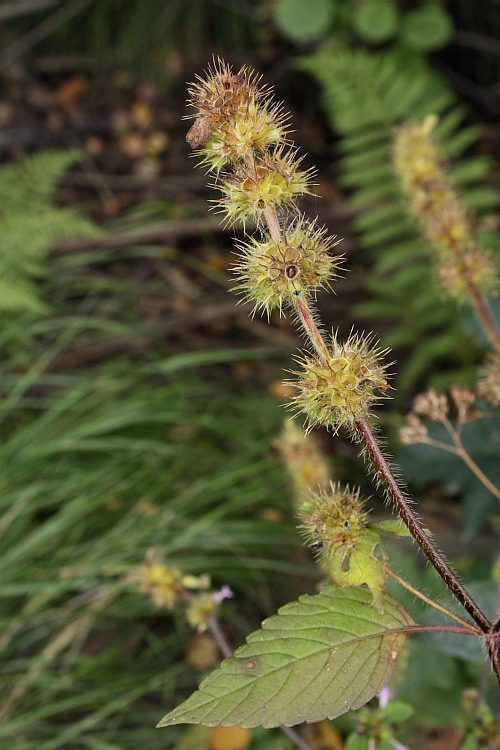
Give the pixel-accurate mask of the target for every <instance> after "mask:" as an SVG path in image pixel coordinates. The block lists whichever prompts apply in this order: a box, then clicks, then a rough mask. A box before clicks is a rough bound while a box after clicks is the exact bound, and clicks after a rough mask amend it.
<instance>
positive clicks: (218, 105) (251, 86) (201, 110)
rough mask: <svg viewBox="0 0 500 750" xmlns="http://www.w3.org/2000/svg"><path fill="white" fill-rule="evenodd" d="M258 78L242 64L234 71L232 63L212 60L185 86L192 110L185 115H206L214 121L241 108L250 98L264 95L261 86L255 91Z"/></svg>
mask: <svg viewBox="0 0 500 750" xmlns="http://www.w3.org/2000/svg"><path fill="white" fill-rule="evenodd" d="M259 78H260V77H259V76H258V75H256V74H255V73H253V72H252V71H251V70H250V69H249V68H247V67H246V66H244V67H242V68H240V70H239V71H238V72H237V73H236V74H234V73H233V69H232V67H231V66H230V65H227V63H225V62H224V61H223V60H221V59H217V60H214V62H213V63H212V65H210V66H209V68H208V70H207V71H206V72H205V77H202V76H197V80H196V81H195V83H193V84H191V86H190V87H189V89H188V91H189V99H188V105H189V106H190V107H193V108H194V109H195V110H196V111H195V112H194V113H192V114H190V115H188V117H190V118H194V119H197V118H200V117H209V118H210V119H211V120H212V122H213V123H214V124H215V123H217V122H218V121H219V120H221V119H225V118H226V117H228V116H231V115H235V114H236V113H237V112H240V111H241V112H244V111H245V109H246V108H247V107H248V105H249V103H250V102H252V101H254V100H255V99H257V98H261V97H263V96H265V95H266V92H265V91H264V90H262V91H260V92H259V89H258V82H259Z"/></svg>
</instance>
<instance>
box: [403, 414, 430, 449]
mask: <svg viewBox="0 0 500 750" xmlns="http://www.w3.org/2000/svg"><path fill="white" fill-rule="evenodd" d="M428 437H429V433H428V430H427V427H426V426H425V424H424V423H423V422H422V420H421V419H420V417H418V416H417V415H416V414H414V413H413V412H410V413H409V414H408V416H407V417H406V423H405V424H404V426H403V427H402V428H401V429H400V431H399V439H400V440H401V443H402V444H403V445H413V443H425V441H426V440H427V438H428Z"/></svg>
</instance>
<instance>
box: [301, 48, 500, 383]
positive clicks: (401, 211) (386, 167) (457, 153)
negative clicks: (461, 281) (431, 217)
mask: <svg viewBox="0 0 500 750" xmlns="http://www.w3.org/2000/svg"><path fill="white" fill-rule="evenodd" d="M299 67H300V68H301V69H303V70H305V71H307V72H309V73H311V74H312V75H313V76H314V77H315V78H316V79H317V80H318V81H319V83H320V84H321V86H322V89H323V99H324V106H325V110H326V112H327V115H328V116H329V119H330V122H331V124H332V126H333V128H334V130H335V131H336V132H337V133H338V134H340V136H341V143H340V151H341V154H342V158H341V177H340V180H339V182H340V184H341V185H342V186H343V187H344V188H347V189H349V191H350V192H351V193H352V194H351V195H350V197H349V199H348V201H349V203H350V204H351V205H352V206H353V207H356V208H357V209H358V210H359V209H361V210H362V214H361V215H359V216H358V217H357V218H356V219H355V220H354V222H353V223H354V228H355V229H356V230H357V232H358V233H359V245H360V247H361V248H362V249H363V250H365V251H366V252H367V253H369V254H370V259H371V262H372V267H371V269H370V279H369V282H368V283H367V286H368V289H369V290H370V291H371V293H372V294H373V295H375V297H374V299H373V300H371V301H370V302H365V303H363V304H362V305H358V306H357V308H356V314H357V315H360V316H361V315H362V316H365V315H367V314H369V315H371V316H374V317H379V318H380V319H384V320H385V321H387V320H391V322H392V327H391V331H390V334H386V335H385V336H383V337H382V338H383V342H384V344H386V345H392V346H394V345H398V346H400V345H402V346H406V348H407V353H408V357H409V358H408V361H407V364H406V368H404V369H403V371H402V372H401V376H400V381H399V384H398V385H399V388H400V389H401V388H403V387H409V386H410V385H411V384H412V383H413V381H414V380H415V378H417V377H423V376H425V375H426V373H428V372H429V371H430V370H431V368H432V365H433V363H434V362H437V361H438V360H447V361H448V362H449V363H450V364H451V366H452V367H455V368H457V369H460V368H461V367H463V369H464V372H465V371H468V368H469V365H470V359H471V356H473V354H472V355H471V353H470V342H469V346H464V342H465V340H466V339H465V334H464V332H463V326H462V325H461V322H460V319H459V318H457V314H456V308H455V307H454V306H453V305H452V304H449V303H445V302H443V300H442V299H441V295H440V291H439V289H438V287H437V284H435V282H434V278H433V274H432V272H431V269H430V268H429V261H428V253H429V250H428V248H427V247H426V245H425V243H424V242H423V241H422V240H421V239H420V237H419V233H418V229H417V227H416V225H415V223H414V222H413V220H412V219H410V218H409V217H408V215H407V212H406V209H405V207H404V205H403V201H402V199H401V197H400V190H399V186H398V184H397V181H396V178H395V176H394V174H393V170H392V167H391V164H390V152H391V143H392V137H393V130H394V127H395V126H396V125H398V124H400V123H401V122H405V121H407V120H419V119H422V118H423V117H425V116H426V115H428V114H431V113H434V114H437V115H438V117H439V123H438V126H437V127H436V131H435V132H436V136H437V137H438V138H439V139H440V141H441V142H442V145H443V153H444V154H445V155H446V157H447V158H456V157H460V159H461V161H460V165H459V166H455V167H454V169H453V178H454V179H455V180H456V182H457V185H458V187H459V189H460V192H461V196H462V198H463V200H464V202H465V204H466V205H468V206H469V207H470V208H472V209H474V211H475V212H476V213H477V214H479V215H481V214H483V215H484V214H485V213H487V212H490V211H492V210H493V209H494V208H496V206H497V204H498V195H497V193H496V191H495V190H493V188H491V187H489V186H488V185H486V186H485V185H484V178H485V176H486V175H487V174H488V172H489V170H490V168H491V162H490V160H489V159H488V157H483V156H474V157H469V158H464V156H463V155H464V152H465V151H466V150H467V149H469V148H470V147H471V146H472V145H473V144H474V143H475V141H476V140H477V138H478V136H479V135H480V130H479V129H478V128H477V127H475V126H474V127H470V126H464V121H465V120H466V118H467V112H466V110H465V109H464V108H463V107H461V106H459V105H458V104H457V102H456V99H455V95H454V93H453V92H452V91H451V89H450V88H449V86H448V84H447V83H446V82H445V81H444V80H443V79H442V78H441V77H440V76H439V75H438V74H437V73H436V72H434V71H433V70H432V69H431V68H430V67H429V66H428V64H427V63H426V61H425V59H424V58H423V57H422V56H419V55H414V56H409V55H408V54H407V53H405V54H404V56H402V54H401V52H400V51H398V50H396V49H391V50H386V51H382V52H380V51H379V52H375V53H374V52H368V51H366V50H360V49H353V48H352V47H348V46H335V47H326V46H325V47H323V48H321V49H319V50H318V51H316V52H315V53H313V54H312V55H309V56H307V57H305V58H302V59H301V61H300V63H299ZM480 183H482V184H480ZM438 310H439V312H438ZM415 315H417V316H418V319H417V320H416V321H415V320H413V319H412V316H415Z"/></svg>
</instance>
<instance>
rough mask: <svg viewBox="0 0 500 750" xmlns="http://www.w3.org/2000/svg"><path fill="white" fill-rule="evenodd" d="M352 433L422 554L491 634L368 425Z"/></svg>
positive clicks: (468, 610) (478, 609)
mask: <svg viewBox="0 0 500 750" xmlns="http://www.w3.org/2000/svg"><path fill="white" fill-rule="evenodd" d="M355 430H356V432H357V435H358V437H359V439H360V441H361V443H362V444H363V446H364V448H365V450H366V453H367V456H368V458H369V459H370V462H371V464H372V465H373V467H374V469H375V471H376V473H377V475H378V476H379V478H380V479H381V481H382V483H383V485H384V487H385V488H386V490H387V493H388V495H389V497H390V499H391V500H392V502H393V503H394V505H395V506H396V508H397V511H398V513H399V515H400V516H401V518H402V520H403V521H404V523H405V524H406V526H407V527H408V529H409V530H410V532H411V535H412V536H413V538H414V539H415V540H416V541H417V542H418V544H419V545H420V547H421V549H422V552H423V553H424V555H425V556H426V557H427V559H428V560H429V562H430V563H431V564H432V565H433V566H434V568H435V569H436V570H437V572H438V573H439V575H440V576H441V578H442V579H443V581H444V582H445V583H446V585H447V586H448V588H449V589H450V591H451V592H452V593H453V594H454V596H455V597H456V599H457V600H458V601H459V602H460V604H461V605H462V606H463V607H464V608H465V609H466V610H467V612H468V613H469V614H470V616H471V617H472V619H473V620H474V621H475V622H476V623H477V624H478V625H479V627H480V628H481V631H482V632H483V633H488V632H489V631H490V630H491V623H490V621H489V620H488V618H487V617H486V615H485V614H484V612H483V611H482V610H481V609H480V607H479V606H478V605H477V604H476V602H475V601H474V599H473V598H472V596H471V595H470V594H469V592H468V591H467V589H466V588H465V587H464V585H463V584H462V582H461V581H460V579H459V578H458V576H457V574H456V573H455V572H454V571H453V570H452V569H451V568H450V566H449V564H448V563H447V561H446V560H445V558H444V557H443V555H442V554H441V552H440V551H439V550H438V549H437V547H435V545H434V543H433V542H432V541H431V539H430V538H429V536H428V535H427V534H426V532H425V531H424V529H423V527H422V525H421V523H420V521H419V520H418V518H417V516H416V515H415V513H414V512H413V510H412V509H411V507H410V505H409V504H408V502H407V500H406V498H405V496H404V494H403V492H402V490H401V488H400V487H399V485H398V483H397V482H396V480H395V478H394V476H393V474H392V471H391V469H390V466H389V464H388V463H387V460H386V458H385V456H384V454H383V453H382V451H381V449H380V446H379V444H378V442H377V440H376V438H375V435H374V434H373V431H372V429H371V427H370V425H369V424H368V422H366V421H362V420H360V421H358V422H356V423H355Z"/></svg>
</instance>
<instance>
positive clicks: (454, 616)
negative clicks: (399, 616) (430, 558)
mask: <svg viewBox="0 0 500 750" xmlns="http://www.w3.org/2000/svg"><path fill="white" fill-rule="evenodd" d="M385 569H386V571H387V572H388V573H389V575H390V576H392V578H394V580H395V581H397V582H398V583H399V584H400V585H401V586H404V588H405V589H407V590H408V591H411V593H412V594H414V595H415V596H417V597H418V598H419V599H422V601H424V602H426V604H429V605H430V606H431V607H434V609H438V610H439V611H440V612H442V613H443V614H444V615H446V616H447V617H451V618H452V619H453V620H456V622H460V623H462V625H464V626H465V627H466V628H468V629H469V630H470V631H471V633H475V634H476V635H481V633H482V631H481V630H480V629H479V628H478V627H476V626H475V625H473V624H472V623H471V622H468V621H467V620H464V619H463V618H462V617H460V616H459V615H457V614H456V613H455V612H452V610H451V609H448V608H447V607H444V606H443V605H442V604H439V603H438V602H436V601H435V600H434V599H431V598H430V597H428V596H426V595H425V594H424V593H422V591H419V590H418V589H416V588H415V587H414V586H412V585H411V583H409V582H408V581H406V580H405V579H404V578H402V577H401V576H400V575H398V574H397V573H396V572H395V571H394V570H392V568H390V567H389V566H388V565H386V566H385Z"/></svg>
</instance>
